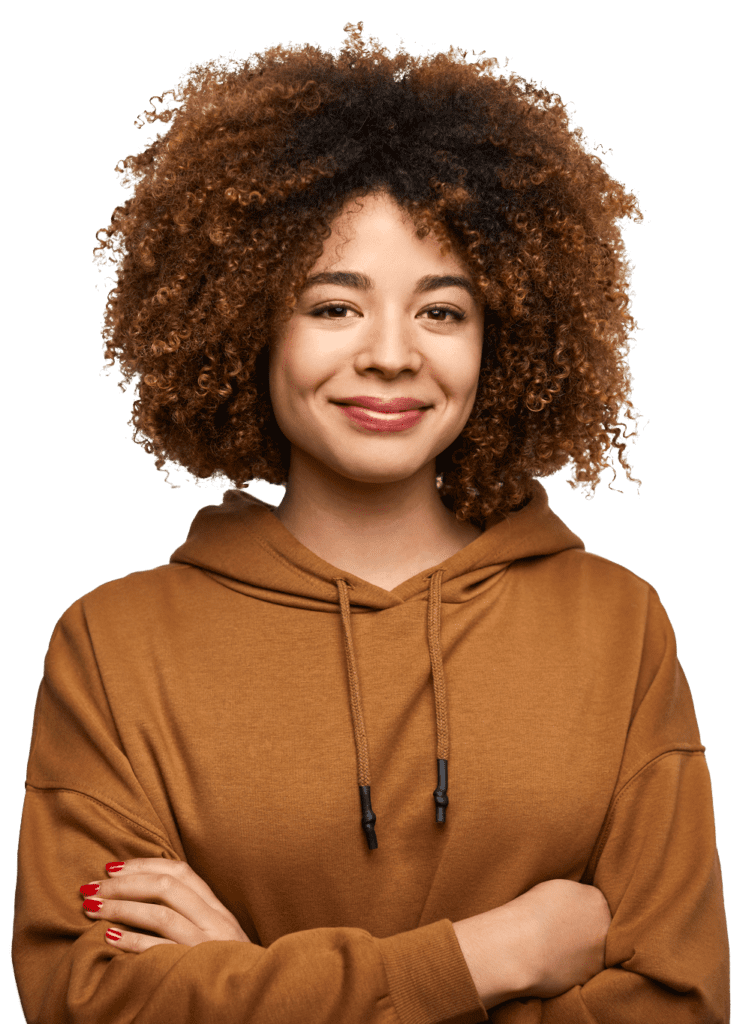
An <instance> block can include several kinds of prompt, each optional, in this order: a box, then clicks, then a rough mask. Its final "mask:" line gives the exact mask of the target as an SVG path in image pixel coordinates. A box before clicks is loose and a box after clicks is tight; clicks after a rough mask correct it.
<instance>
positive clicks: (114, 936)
mask: <svg viewBox="0 0 749 1024" xmlns="http://www.w3.org/2000/svg"><path fill="white" fill-rule="evenodd" d="M106 936H107V938H108V939H111V940H112V941H113V942H117V941H118V939H121V938H122V932H118V931H117V929H116V928H107V931H106Z"/></svg>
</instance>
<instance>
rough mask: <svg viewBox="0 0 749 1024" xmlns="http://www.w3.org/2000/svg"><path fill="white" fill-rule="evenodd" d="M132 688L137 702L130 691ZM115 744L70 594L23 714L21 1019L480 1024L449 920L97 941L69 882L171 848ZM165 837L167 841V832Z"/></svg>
mask: <svg viewBox="0 0 749 1024" xmlns="http://www.w3.org/2000/svg"><path fill="white" fill-rule="evenodd" d="M134 699H137V698H134ZM178 835H179V834H178V832H177V831H176V826H175V823H173V822H166V823H165V822H162V821H160V820H159V817H158V815H157V814H156V812H155V810H154V808H153V806H152V805H151V803H150V801H149V799H148V797H147V795H146V793H145V791H144V790H143V789H142V787H141V786H140V784H139V782H138V779H137V777H136V775H135V773H134V772H133V769H132V767H131V765H130V763H129V762H128V759H127V757H126V756H125V753H124V750H123V749H122V745H121V743H120V742H119V737H118V733H117V726H116V721H115V719H114V717H113V714H112V711H111V709H110V706H109V702H108V699H107V694H106V690H105V687H104V685H103V683H102V680H101V677H100V674H99V672H98V669H97V664H96V657H95V652H94V649H93V646H92V644H91V640H90V636H89V632H88V628H87V623H86V618H85V613H84V609H83V605H82V602H81V601H78V602H76V603H75V604H74V605H72V606H71V607H70V608H69V609H68V611H67V612H66V613H65V614H64V615H63V616H62V618H61V619H60V621H59V622H58V624H57V626H56V628H55V631H54V633H53V636H52V639H51V641H50V647H49V651H48V654H47V658H46V661H45V672H44V678H43V680H42V683H41V686H40V688H39V693H38V697H37V702H36V708H35V711H34V726H33V733H32V739H31V750H30V754H29V764H28V775H27V783H26V797H25V801H24V807H23V815H22V822H21V835H20V843H19V851H18V877H17V886H16V907H15V921H14V929H13V950H12V952H13V967H14V971H15V976H16V982H17V984H18V989H19V994H20V998H21V1004H22V1007H23V1011H24V1014H25V1016H26V1020H27V1021H28V1022H29V1024H50V1022H52V1021H54V1022H55V1024H101V1022H102V1021H106V1022H107V1024H131V1022H133V1024H136V1022H137V1024H184V1022H185V1021H191V1022H192V1024H209V1022H212V1021H217V1020H220V1021H221V1022H222V1024H271V1022H273V1024H275V1022H277V1021H279V1020H285V1021H290V1020H296V1019H299V1020H302V1019H303V1020H305V1021H306V1022H307V1024H334V1022H335V1024H340V1021H346V1022H347V1024H443V1022H450V1024H473V1022H478V1021H485V1020H487V1019H488V1018H487V1014H486V1011H485V1009H484V1006H483V1004H482V1003H481V1001H480V999H479V997H478V993H477V992H476V988H475V985H474V983H473V979H472V977H471V974H470V972H469V970H468V967H467V965H466V962H465V959H464V958H463V954H462V952H461V949H460V946H459V944H458V941H457V938H456V936H455V931H454V929H453V926H452V923H451V922H450V920H448V919H447V918H445V919H443V920H440V921H436V922H433V923H431V924H428V925H425V926H423V927H420V928H416V929H414V930H412V931H408V932H402V933H400V934H397V935H392V936H390V937H387V938H383V939H379V938H375V937H374V936H372V935H371V934H370V933H369V932H366V931H364V930H363V929H359V928H348V927H347V928H343V927H342V928H314V929H310V930H306V931H300V932H295V933H291V934H288V935H284V936H282V937H281V938H279V939H277V940H276V941H275V942H273V943H271V944H270V945H269V946H268V947H267V948H264V947H263V946H261V945H257V944H255V943H244V942H230V941H222V942H216V941H212V942H204V943H200V944H199V945H197V946H192V947H189V946H183V945H177V944H174V945H158V946H154V947H152V948H150V949H148V950H146V951H144V952H143V953H129V952H126V951H124V950H117V949H116V948H114V947H112V946H110V945H109V944H108V943H106V942H105V940H104V933H105V931H106V929H107V927H108V922H106V921H93V922H92V921H90V920H89V919H88V918H86V916H85V915H84V914H83V912H82V910H81V899H80V896H79V886H80V885H81V884H83V882H85V881H87V880H88V879H90V878H101V877H102V876H103V869H104V865H105V863H107V861H109V860H112V859H113V851H114V850H116V851H117V857H118V858H121V859H129V858H132V857H159V856H160V857H165V858H168V859H173V860H180V859H184V858H181V857H180V854H179V851H178V847H179V838H178ZM170 836H174V837H176V838H175V839H172V840H170V838H169V837H170Z"/></svg>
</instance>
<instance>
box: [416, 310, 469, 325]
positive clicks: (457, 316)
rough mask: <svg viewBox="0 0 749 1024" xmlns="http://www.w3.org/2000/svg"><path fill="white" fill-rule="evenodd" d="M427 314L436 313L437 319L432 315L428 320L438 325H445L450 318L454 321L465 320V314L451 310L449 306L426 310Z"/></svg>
mask: <svg viewBox="0 0 749 1024" xmlns="http://www.w3.org/2000/svg"><path fill="white" fill-rule="evenodd" d="M424 312H425V313H427V314H432V313H436V314H437V315H436V316H435V317H432V316H431V315H430V316H429V317H428V319H430V320H432V321H433V322H436V323H445V322H446V321H447V318H448V317H453V318H454V320H456V321H457V320H465V318H466V315H465V313H460V312H458V310H457V309H449V308H448V307H447V306H431V307H430V308H429V309H426V310H424Z"/></svg>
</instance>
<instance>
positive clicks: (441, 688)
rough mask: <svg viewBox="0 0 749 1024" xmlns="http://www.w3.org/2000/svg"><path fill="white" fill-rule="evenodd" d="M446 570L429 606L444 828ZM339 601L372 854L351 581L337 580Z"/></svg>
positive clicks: (433, 583) (437, 576)
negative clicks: (443, 622)
mask: <svg viewBox="0 0 749 1024" xmlns="http://www.w3.org/2000/svg"><path fill="white" fill-rule="evenodd" d="M444 572H445V570H444V569H437V570H435V572H433V573H431V575H430V576H429V600H428V605H427V643H428V645H429V661H430V664H431V667H432V684H433V686H434V704H435V709H436V713H437V788H436V789H435V790H434V793H433V796H434V802H435V804H436V812H437V822H438V823H439V824H444V822H445V814H446V811H447V805H448V803H449V800H448V798H447V757H448V750H449V743H448V727H447V694H446V691H445V676H444V672H443V670H442V644H441V640H440V613H441V609H442V576H443V574H444ZM335 583H336V586H337V587H338V599H339V605H340V610H341V618H342V620H343V636H344V641H343V642H344V647H345V651H346V668H347V672H348V683H349V703H350V706H351V717H352V719H353V722H354V738H355V742H356V777H357V782H358V784H359V799H360V800H361V808H362V819H361V824H362V828H363V829H364V834H365V835H366V837H367V844H368V846H369V849H370V850H376V849H377V836H376V834H375V829H374V826H375V822H376V821H377V815H376V814H375V813H374V811H373V810H372V804H371V801H370V793H369V746H368V744H367V731H366V728H365V726H364V715H363V714H362V706H361V695H360V693H359V676H358V673H357V671H356V659H355V658H354V640H353V635H352V631H351V606H350V604H349V596H348V588H349V586H350V584H349V582H348V580H346V579H344V578H343V577H336V580H335Z"/></svg>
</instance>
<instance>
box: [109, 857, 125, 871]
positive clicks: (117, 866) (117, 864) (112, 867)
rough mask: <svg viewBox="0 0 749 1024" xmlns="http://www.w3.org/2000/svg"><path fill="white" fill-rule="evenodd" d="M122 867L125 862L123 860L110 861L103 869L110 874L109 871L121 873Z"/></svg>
mask: <svg viewBox="0 0 749 1024" xmlns="http://www.w3.org/2000/svg"><path fill="white" fill-rule="evenodd" d="M124 866H125V861H124V860H111V861H110V862H109V864H107V865H106V868H105V869H106V870H107V871H110V872H111V871H122V869H123V867H124Z"/></svg>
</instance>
